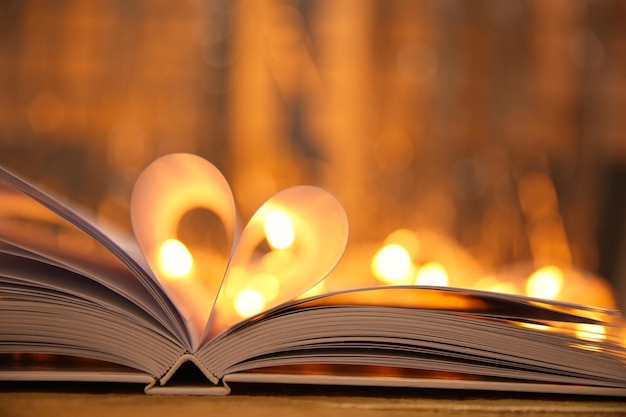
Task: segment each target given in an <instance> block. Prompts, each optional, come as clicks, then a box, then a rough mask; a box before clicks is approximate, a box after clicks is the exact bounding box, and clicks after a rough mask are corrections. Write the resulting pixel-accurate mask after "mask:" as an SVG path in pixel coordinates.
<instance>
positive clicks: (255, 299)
mask: <svg viewBox="0 0 626 417" xmlns="http://www.w3.org/2000/svg"><path fill="white" fill-rule="evenodd" d="M234 306H235V312H236V313H237V315H238V316H239V317H241V318H246V317H250V316H253V315H255V314H257V313H260V312H261V311H263V309H264V308H265V299H264V298H263V295H261V293H259V292H258V291H257V290H255V289H252V288H244V289H243V290H241V291H239V292H238V293H237V296H236V297H235V305H234Z"/></svg>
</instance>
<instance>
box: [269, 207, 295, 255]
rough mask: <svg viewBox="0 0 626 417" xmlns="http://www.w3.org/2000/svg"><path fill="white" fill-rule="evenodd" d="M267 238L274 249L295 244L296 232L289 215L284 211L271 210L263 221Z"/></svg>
mask: <svg viewBox="0 0 626 417" xmlns="http://www.w3.org/2000/svg"><path fill="white" fill-rule="evenodd" d="M263 229H264V231H265V238H266V239H267V242H268V243H269V244H270V246H271V247H272V248H274V249H286V248H288V247H289V246H291V245H292V244H293V241H294V238H295V232H294V230H293V226H292V224H291V221H290V220H289V216H287V214H285V213H284V212H282V211H271V212H270V213H269V214H268V215H267V216H266V217H265V221H264V222H263Z"/></svg>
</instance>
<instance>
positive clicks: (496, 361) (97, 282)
mask: <svg viewBox="0 0 626 417" xmlns="http://www.w3.org/2000/svg"><path fill="white" fill-rule="evenodd" d="M198 209H199V210H200V213H201V214H202V216H204V217H199V219H200V220H202V221H198V222H195V223H194V222H192V223H191V226H190V227H189V228H187V229H185V230H191V231H192V232H197V234H198V235H199V236H207V235H208V236H209V237H213V238H215V240H216V241H217V242H218V244H206V243H203V242H204V241H202V240H198V239H196V240H194V239H195V238H192V237H193V236H192V235H193V233H192V235H187V234H185V233H188V232H185V233H183V232H182V231H181V230H182V229H181V224H182V223H185V224H186V223H188V218H187V217H186V216H187V215H188V213H190V212H193V211H194V210H198ZM130 217H131V220H132V226H133V236H128V235H127V234H125V233H120V232H119V231H117V230H115V229H114V228H113V227H111V226H109V225H105V224H102V222H97V221H96V220H95V217H94V216H93V215H91V214H89V213H88V212H86V211H84V210H80V209H78V208H75V207H73V206H72V205H70V204H68V203H64V202H62V201H61V200H60V199H58V198H55V197H53V196H52V195H51V194H49V193H47V192H45V191H43V190H41V189H40V188H38V187H36V186H34V185H33V184H31V183H29V182H28V181H25V180H24V179H21V178H20V177H18V176H17V175H14V174H13V173H11V172H9V171H8V170H6V169H3V168H0V380H5V381H94V382H97V381H107V382H120V383H128V382H132V383H140V384H145V392H146V393H157V394H159V393H162V394H167V393H169V394H202V395H211V394H215V395H224V394H228V393H230V392H231V386H232V385H233V384H234V383H238V384H251V383H267V384H270V383H272V384H318V385H319V384H323V385H348V386H351V385H354V386H385V387H415V388H441V389H472V390H491V391H521V392H547V393H564V394H586V395H609V396H624V395H626V327H625V325H624V320H623V318H622V316H621V315H620V313H619V312H618V311H613V310H607V309H602V308H597V307H591V306H582V305H576V304H571V303H565V302H557V301H550V300H543V299H537V298H529V297H525V296H519V295H510V294H499V293H492V292H486V291H477V290H470V289H462V288H450V287H432V286H378V287H371V288H359V289H351V290H342V291H338V292H331V293H325V294H319V295H313V296H306V292H307V290H308V289H310V288H312V287H314V286H315V285H316V284H317V283H318V282H320V281H321V280H322V279H324V277H325V276H327V275H328V274H329V272H330V271H331V270H333V269H334V268H335V266H336V264H337V263H338V262H340V259H341V257H342V254H343V251H344V249H345V247H346V244H347V240H348V220H347V216H346V213H345V211H344V209H343V207H342V206H341V204H340V203H339V202H338V201H337V199H336V198H335V197H333V196H332V195H331V194H330V193H328V192H327V191H325V190H323V189H321V188H318V187H314V186H307V185H303V186H296V187H292V188H288V189H286V190H283V191H281V192H279V193H277V194H276V195H274V196H273V197H271V198H270V199H268V200H267V202H266V203H265V204H263V205H262V206H261V208H259V210H258V211H257V212H256V213H255V214H254V215H253V216H252V217H251V219H250V220H249V222H248V223H247V224H246V225H245V227H242V225H241V223H240V221H239V220H238V218H237V215H236V209H235V203H234V198H233V195H232V192H231V190H230V188H229V185H228V183H227V181H226V180H225V178H224V176H223V175H222V174H221V173H220V171H219V170H218V169H217V168H216V167H215V166H214V165H212V164H211V163H209V162H208V161H206V160H204V159H202V158H200V157H198V156H194V155H190V154H171V155H167V156H164V157H161V158H159V159H157V160H156V161H155V162H153V163H152V164H150V165H149V166H148V167H147V168H146V169H145V170H144V171H143V172H142V173H141V174H140V176H139V178H138V179H137V182H136V184H135V187H134V189H133V193H132V198H131V204H130ZM203 227H204V229H203ZM201 229H202V230H201ZM183 235H184V236H183ZM190 236H191V237H190ZM189 366H191V367H192V368H193V367H195V368H196V370H197V373H198V374H200V375H202V378H200V379H199V380H198V379H197V378H194V379H193V382H190V381H186V380H183V382H176V383H175V382H174V381H176V380H177V378H176V376H177V374H179V373H180V372H181V369H182V368H185V367H189Z"/></svg>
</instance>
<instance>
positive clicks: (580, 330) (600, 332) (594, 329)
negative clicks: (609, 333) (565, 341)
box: [576, 323, 606, 342]
mask: <svg viewBox="0 0 626 417" xmlns="http://www.w3.org/2000/svg"><path fill="white" fill-rule="evenodd" d="M576 337H578V338H579V339H582V340H587V341H589V342H600V341H602V340H604V339H606V329H605V328H604V326H601V325H599V324H590V323H580V324H579V325H578V326H576Z"/></svg>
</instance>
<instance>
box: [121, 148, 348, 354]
mask: <svg viewBox="0 0 626 417" xmlns="http://www.w3.org/2000/svg"><path fill="white" fill-rule="evenodd" d="M195 209H204V210H207V211H209V212H211V213H213V214H214V215H215V216H216V217H217V219H219V221H220V223H221V225H222V227H223V230H221V233H219V235H220V237H221V239H218V240H220V242H221V243H222V244H224V242H223V241H224V239H223V237H224V236H226V239H225V240H226V243H225V244H226V245H227V246H228V248H222V249H225V250H221V251H219V250H217V251H215V250H212V249H211V248H210V247H206V246H202V247H199V246H198V245H194V242H185V239H184V237H181V233H180V232H179V228H180V224H181V220H182V219H183V217H184V216H185V215H186V214H187V213H189V212H191V211H193V210H195ZM131 219H132V224H133V229H134V233H135V237H136V239H137V242H138V244H139V247H140V248H141V251H142V253H143V255H144V257H145V258H146V261H147V262H148V264H149V265H150V268H151V269H152V272H153V274H154V275H155V277H156V278H157V280H158V282H159V283H160V285H161V286H162V287H163V289H164V291H166V292H167V294H168V296H169V297H170V299H171V300H172V302H173V303H174V305H175V306H176V307H177V308H178V310H179V311H180V312H181V314H182V315H183V317H184V319H185V321H186V323H187V327H188V329H189V332H190V336H191V342H192V346H194V349H195V348H197V347H198V346H199V344H200V342H201V341H203V340H207V339H210V338H211V337H214V336H215V335H217V334H219V333H220V332H221V331H223V330H225V329H226V328H228V327H230V326H232V325H233V324H235V323H237V322H239V321H241V320H243V319H245V318H247V317H249V316H251V315H254V314H257V313H259V312H261V311H264V310H267V309H269V308H272V307H275V306H277V305H279V304H281V303H283V302H286V301H288V300H290V299H292V298H295V297H296V296H298V295H300V294H302V293H303V292H305V291H306V290H308V289H310V288H311V287H313V286H314V285H316V284H317V283H318V282H319V281H321V280H322V279H323V278H324V277H325V276H326V275H327V274H328V273H329V272H330V271H331V270H332V269H333V268H334V267H335V265H336V264H337V262H338V261H339V259H340V258H341V256H342V254H343V251H344V249H345V246H346V243H347V240H348V220H347V217H346V214H345V211H344V209H343V207H342V206H341V204H340V203H339V202H338V201H337V200H336V199H335V197H333V196H332V195H331V194H329V193H328V192H326V191H324V190H322V189H321V188H318V187H312V186H298V187H292V188H288V189H286V190H283V191H281V192H279V193H278V194H276V195H274V196H273V197H272V198H270V199H269V200H268V201H267V202H266V203H265V204H264V205H263V206H262V207H261V208H260V209H259V210H258V211H257V212H256V213H255V214H254V216H253V217H252V219H251V220H250V222H249V223H248V225H247V226H246V227H245V229H244V230H243V233H241V235H239V234H238V233H237V222H236V211H235V203H234V199H233V196H232V192H231V190H230V187H229V185H228V183H227V181H226V179H225V178H224V176H223V175H222V174H221V172H220V171H219V170H218V169H217V168H216V167H215V166H214V165H212V164H211V163H210V162H208V161H206V160H204V159H202V158H200V157H198V156H195V155H190V154H171V155H166V156H164V157H161V158H159V159H157V160H156V161H155V162H153V163H152V164H151V165H149V166H148V167H147V168H146V169H145V170H144V171H143V172H142V173H141V175H140V176H139V178H138V179H137V182H136V184H135V187H134V189H133V195H132V200H131ZM204 226H205V225H202V224H198V225H195V224H194V225H193V227H194V228H197V229H198V230H202V228H203V227H204ZM212 232H213V233H214V231H212ZM216 237H217V236H216Z"/></svg>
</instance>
